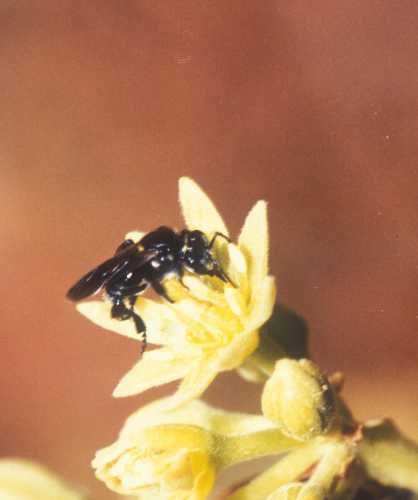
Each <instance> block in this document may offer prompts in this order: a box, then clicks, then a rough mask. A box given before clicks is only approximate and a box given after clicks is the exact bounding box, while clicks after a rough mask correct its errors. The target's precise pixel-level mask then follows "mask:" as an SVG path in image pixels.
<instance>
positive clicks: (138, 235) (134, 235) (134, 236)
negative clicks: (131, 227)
mask: <svg viewBox="0 0 418 500" xmlns="http://www.w3.org/2000/svg"><path fill="white" fill-rule="evenodd" d="M144 236H145V233H143V232H142V231H129V233H126V235H125V240H132V241H134V242H135V243H138V241H139V240H141V239H142V238H143V237H144Z"/></svg>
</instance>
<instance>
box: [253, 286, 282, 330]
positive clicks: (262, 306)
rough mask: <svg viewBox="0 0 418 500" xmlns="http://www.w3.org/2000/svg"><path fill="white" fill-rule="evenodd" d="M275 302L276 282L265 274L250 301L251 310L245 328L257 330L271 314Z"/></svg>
mask: <svg viewBox="0 0 418 500" xmlns="http://www.w3.org/2000/svg"><path fill="white" fill-rule="evenodd" d="M275 303H276V283H275V279H274V278H273V276H267V277H266V278H264V280H263V281H262V283H261V286H260V287H259V289H258V292H257V294H255V295H254V297H253V302H252V303H251V312H250V315H249V317H248V320H247V322H246V326H247V328H249V329H251V330H257V329H258V328H260V327H261V326H262V325H263V324H264V323H265V322H266V321H267V320H268V319H269V318H270V316H271V315H272V313H273V308H274V304H275Z"/></svg>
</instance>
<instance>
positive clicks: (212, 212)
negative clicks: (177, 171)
mask: <svg viewBox="0 0 418 500" xmlns="http://www.w3.org/2000/svg"><path fill="white" fill-rule="evenodd" d="M179 199H180V205H181V208H182V212H183V217H184V220H185V221H186V225H187V227H188V228H189V229H199V230H200V231H203V232H204V233H205V234H213V233H215V232H216V231H219V232H220V233H222V234H224V235H225V236H228V230H227V228H226V226H225V223H224V221H223V219H222V217H221V216H220V214H219V212H218V210H217V209H216V208H215V206H214V204H213V203H212V201H211V200H210V199H209V197H208V196H207V194H206V193H205V192H204V191H203V190H202V189H201V188H200V187H199V186H198V185H197V184H196V182H195V181H193V180H192V179H190V178H189V177H181V178H180V180H179Z"/></svg>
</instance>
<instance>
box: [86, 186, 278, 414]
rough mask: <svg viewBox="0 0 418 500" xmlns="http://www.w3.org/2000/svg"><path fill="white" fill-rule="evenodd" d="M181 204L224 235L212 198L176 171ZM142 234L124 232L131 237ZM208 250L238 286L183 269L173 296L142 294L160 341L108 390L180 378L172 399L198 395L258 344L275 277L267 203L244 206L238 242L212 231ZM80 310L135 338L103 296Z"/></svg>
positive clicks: (142, 308) (193, 220) (151, 330)
mask: <svg viewBox="0 0 418 500" xmlns="http://www.w3.org/2000/svg"><path fill="white" fill-rule="evenodd" d="M180 204H181V207H182V211H183V215H184V219H185V221H186V225H187V227H188V228H189V229H200V230H201V231H203V232H204V233H205V234H206V235H207V237H208V238H211V236H212V235H213V234H214V233H215V232H216V231H219V232H221V233H223V234H224V235H226V236H228V230H227V228H226V226H225V224H224V222H223V220H222V218H221V216H220V215H219V213H218V211H217V210H216V208H215V207H214V205H213V204H212V202H211V201H210V199H209V198H208V197H207V195H206V194H205V193H204V192H203V191H202V190H201V189H200V188H199V186H198V185H197V184H196V183H195V182H194V181H192V180H191V179H189V178H187V177H183V178H181V179H180ZM140 236H141V233H137V232H134V233H129V237H130V238H134V239H138V238H140ZM214 253H215V255H216V258H217V259H218V260H219V262H220V264H221V266H222V268H223V269H224V270H225V271H226V273H227V274H228V276H229V277H230V278H231V280H232V281H233V283H235V284H236V285H237V287H236V288H235V287H233V286H232V285H231V284H229V283H224V282H222V281H221V280H219V279H218V278H215V277H206V276H203V277H197V276H193V275H190V274H187V275H186V276H185V277H184V282H185V284H186V285H187V286H188V287H189V290H188V291H187V290H185V289H184V288H183V287H182V286H181V285H180V284H179V283H178V281H177V280H176V279H173V280H170V281H167V282H166V283H165V285H166V286H167V288H168V290H169V293H170V295H171V297H173V298H174V299H175V303H174V304H169V303H166V302H162V301H158V302H157V301H153V300H149V299H146V298H143V297H141V298H140V299H139V300H138V301H137V306H136V309H137V312H138V314H140V316H141V317H142V318H143V319H144V321H145V323H146V325H147V337H148V340H149V342H150V343H153V344H157V345H161V346H163V347H161V348H159V349H155V350H153V351H147V352H145V354H144V356H143V357H142V358H141V359H140V360H139V361H138V362H137V363H136V364H135V365H134V367H133V368H132V369H131V370H130V371H129V372H128V373H127V374H126V375H125V376H124V377H123V378H122V380H121V381H120V382H119V384H118V386H117V387H116V389H115V391H114V396H116V397H123V396H130V395H133V394H138V393H140V392H142V391H145V390H147V389H150V388H151V387H155V386H159V385H162V384H165V383H168V382H172V381H174V380H178V379H182V382H181V384H180V386H179V388H178V391H177V393H176V394H175V395H174V396H173V399H172V400H171V402H170V405H171V406H173V407H174V406H177V405H179V404H181V403H183V402H185V401H189V400H190V399H193V398H196V397H198V396H200V395H201V394H202V393H203V391H204V390H205V389H206V388H207V387H208V385H209V384H210V383H211V382H212V380H213V379H214V378H215V377H216V375H217V374H218V373H219V372H222V371H226V370H232V369H235V368H237V367H239V366H240V365H241V363H242V362H243V361H244V360H245V359H246V358H247V357H248V356H249V355H250V354H251V353H252V352H254V350H255V349H256V348H257V345H258V341H259V335H258V330H259V328H260V327H261V326H262V325H263V323H265V322H266V321H267V319H268V318H269V317H270V315H271V313H272V309H273V305H274V302H275V284H274V279H273V277H272V276H269V275H268V262H267V261H268V228H267V207H266V203H265V202H264V201H259V202H257V203H256V204H255V206H254V207H253V208H252V210H251V211H250V212H249V214H248V216H247V218H246V220H245V223H244V226H243V228H242V230H241V233H240V236H239V238H238V242H237V244H236V245H235V244H227V243H226V242H225V241H221V238H218V239H217V241H216V245H215V247H214ZM78 310H79V311H80V312H81V313H82V314H83V315H85V316H86V317H87V318H89V319H90V320H91V321H93V322H94V323H96V324H98V325H100V326H102V327H103V328H106V329H108V330H111V331H113V332H116V333H119V334H122V335H125V336H127V337H130V338H134V339H138V335H137V333H136V331H135V328H134V325H133V324H132V322H131V321H123V322H119V321H117V320H114V319H111V318H110V304H109V303H107V302H97V301H96V302H86V303H82V304H80V305H78Z"/></svg>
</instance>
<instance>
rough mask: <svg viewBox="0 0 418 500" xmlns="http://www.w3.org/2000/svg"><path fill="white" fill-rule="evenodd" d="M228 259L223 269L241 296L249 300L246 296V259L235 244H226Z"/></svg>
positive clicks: (247, 291)
mask: <svg viewBox="0 0 418 500" xmlns="http://www.w3.org/2000/svg"><path fill="white" fill-rule="evenodd" d="M228 257H229V258H228V260H227V266H226V267H225V271H226V273H227V275H228V276H229V278H230V279H231V280H232V283H234V285H235V286H236V287H237V289H239V291H240V293H241V294H242V296H243V298H245V299H246V300H247V301H249V300H250V297H249V296H248V293H249V290H248V275H247V271H248V269H247V260H246V258H245V255H244V254H243V253H242V252H241V250H240V249H239V248H238V246H237V245H233V244H231V245H228Z"/></svg>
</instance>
